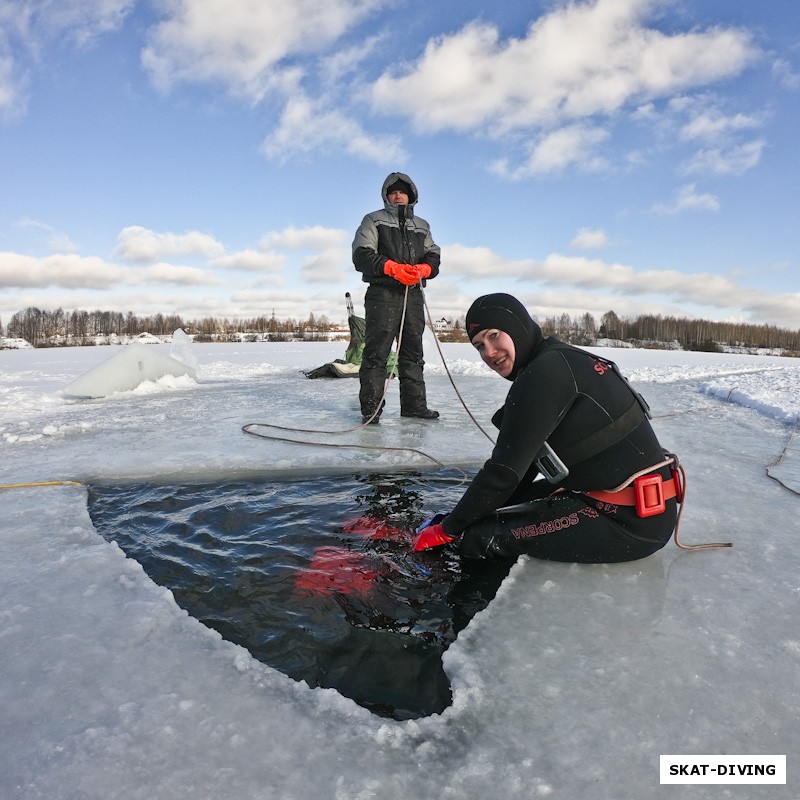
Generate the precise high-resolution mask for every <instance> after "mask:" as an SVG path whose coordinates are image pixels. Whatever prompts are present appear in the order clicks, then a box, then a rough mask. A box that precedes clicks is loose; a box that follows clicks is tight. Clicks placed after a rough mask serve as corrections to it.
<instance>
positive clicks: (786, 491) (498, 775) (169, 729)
mask: <svg viewBox="0 0 800 800" xmlns="http://www.w3.org/2000/svg"><path fill="white" fill-rule="evenodd" d="M153 347H156V348H158V349H161V351H162V352H165V353H167V352H169V347H168V346H166V345H164V346H156V345H154V346H153ZM181 349H182V350H183V351H184V353H185V351H186V345H185V342H184V343H181ZM342 350H343V345H342V344H341V343H331V344H322V343H315V344H292V343H275V344H241V345H221V344H210V345H193V346H191V348H190V351H191V354H192V356H193V357H195V358H196V359H197V364H196V375H197V377H196V379H192V378H191V377H190V375H184V376H180V377H175V376H165V377H163V378H161V379H159V380H158V381H156V382H145V383H142V384H140V385H139V386H138V387H136V388H135V389H132V390H129V391H123V392H117V393H114V394H111V395H109V396H107V397H104V398H101V399H97V400H88V401H76V400H71V399H69V398H67V397H66V396H65V395H64V389H65V387H66V386H67V385H68V384H69V383H70V382H71V381H72V380H74V379H75V378H76V377H77V376H79V375H81V374H83V373H85V372H86V371H88V370H89V369H91V368H92V367H94V366H96V365H97V364H99V363H100V362H101V361H103V360H105V359H107V358H108V357H109V355H111V354H112V352H113V351H112V350H111V349H110V348H104V347H95V348H69V349H47V350H19V351H18V350H13V351H2V352H0V442H2V445H0V448H1V449H0V452H1V453H2V458H0V470H2V472H0V483H2V484H21V483H33V482H40V481H56V480H71V481H76V482H80V483H84V484H85V483H91V482H92V481H93V480H100V479H102V480H103V481H115V480H118V481H123V482H127V481H132V480H139V479H143V478H144V479H149V480H165V481H166V480H169V481H185V482H189V481H192V480H198V479H208V478H231V477H242V476H247V475H259V476H263V475H268V474H272V473H277V474H280V475H282V476H285V475H287V474H291V473H303V472H320V473H323V472H324V473H332V472H336V471H343V472H348V473H352V472H355V471H369V470H384V471H386V470H392V469H401V468H408V467H414V468H416V469H435V465H433V464H432V463H431V462H428V461H426V459H425V458H423V457H421V456H419V455H415V454H414V453H411V452H409V451H392V452H377V451H376V452H370V451H365V450H358V449H352V450H348V449H332V448H312V447H299V446H295V445H291V444H287V443H280V442H267V441H263V440H258V439H256V438H254V437H250V436H247V435H245V434H243V433H242V431H241V426H242V425H244V424H246V423H248V422H259V421H265V422H272V423H275V424H280V425H287V426H298V425H299V426H301V427H310V428H322V429H327V430H342V429H345V428H348V427H351V426H353V425H355V424H357V423H358V421H359V419H360V414H359V411H358V403H357V396H356V395H357V382H356V381H354V380H352V379H341V380H335V379H334V380H308V379H307V378H305V377H304V375H303V374H302V370H303V369H310V368H313V367H315V366H318V365H319V364H322V363H325V362H326V361H331V360H333V359H335V358H338V357H341V353H342ZM444 352H445V356H446V358H447V359H448V365H449V366H450V369H451V371H452V372H453V374H454V377H455V379H456V381H457V384H458V387H459V389H460V390H461V392H462V394H463V395H464V398H465V400H466V401H467V403H468V405H469V406H470V409H471V410H472V411H473V413H475V414H476V416H477V417H478V419H479V421H480V422H481V424H483V425H484V426H485V427H487V428H488V427H489V422H488V421H489V418H490V417H491V414H492V413H493V412H494V410H495V409H496V408H497V407H498V406H499V405H500V404H501V403H502V400H503V397H504V396H505V393H506V391H507V389H508V384H507V383H506V382H505V381H503V380H501V379H499V378H498V377H497V376H495V375H494V374H493V373H491V372H490V371H489V370H488V369H486V367H484V366H483V365H482V364H481V363H480V361H479V359H478V357H477V354H476V353H475V352H474V351H473V350H472V348H470V347H469V346H467V345H446V346H444ZM598 352H602V353H603V354H604V355H606V356H608V357H610V358H612V359H614V360H616V361H617V362H618V363H619V365H620V367H621V368H622V370H623V371H624V372H625V373H626V374H627V375H628V377H629V378H630V379H631V380H632V382H633V383H634V385H636V387H637V388H638V389H640V390H641V391H642V392H643V394H644V395H645V397H646V398H647V400H648V401H649V402H650V405H651V407H652V410H653V412H654V414H655V416H656V420H655V422H654V425H655V426H656V429H657V431H658V434H659V438H660V439H661V441H662V443H663V444H664V445H665V446H666V447H668V448H670V449H673V450H674V451H675V452H677V453H678V454H679V455H680V456H681V458H682V460H683V462H684V464H685V466H686V469H687V472H688V494H687V503H686V506H685V512H684V515H683V521H682V525H681V538H682V540H683V541H684V542H686V543H697V542H710V541H732V542H733V543H734V547H733V548H731V549H725V550H706V551H700V552H685V551H682V550H679V549H678V548H676V547H675V546H674V544H672V543H671V544H670V545H668V546H667V547H666V548H664V549H663V550H662V551H660V552H659V553H657V554H656V555H655V556H653V557H651V558H649V559H646V560H643V561H640V562H634V563H630V564H617V565H610V566H602V565H601V566H579V565H569V564H550V563H546V562H540V561H534V560H531V559H525V558H523V559H520V561H519V562H518V563H517V564H516V565H515V567H514V568H513V569H512V572H511V574H510V576H509V577H508V579H507V580H506V581H505V583H504V584H503V586H502V587H501V590H500V592H499V594H498V596H497V597H496V599H495V600H494V601H493V602H492V603H491V604H490V606H489V607H488V608H487V609H486V610H485V611H483V612H481V613H480V614H478V615H477V616H476V617H475V618H474V619H473V620H472V622H471V623H470V625H469V626H468V627H467V628H466V629H465V630H464V631H462V632H461V634H460V635H459V637H458V639H457V640H456V642H455V643H454V644H453V645H451V647H450V648H449V650H448V651H447V652H446V654H445V668H446V670H447V672H448V675H449V676H450V679H451V682H452V686H453V691H454V702H453V705H452V706H451V707H450V708H448V709H447V710H446V711H445V712H444V713H443V714H441V715H435V716H431V717H427V718H424V719H420V720H414V721H407V722H395V721H391V720H386V719H383V718H379V717H376V716H374V715H372V714H371V713H370V712H369V711H367V710H365V709H363V708H361V707H359V706H357V705H356V704H355V703H353V702H351V701H350V700H347V699H345V698H343V697H342V696H340V695H339V694H338V693H337V692H336V691H334V690H330V689H309V688H308V687H307V686H306V685H305V684H300V683H296V682H294V681H292V680H290V679H289V678H287V677H285V676H284V675H282V674H281V673H280V672H277V671H276V670H273V669H271V668H269V667H267V666H265V665H263V664H261V663H260V662H258V661H256V660H255V659H253V658H252V657H251V656H250V655H249V654H248V653H247V651H245V650H244V649H243V648H241V647H238V646H235V645H233V644H230V643H228V642H226V641H224V640H223V639H222V638H221V637H220V636H219V635H218V634H217V633H215V632H213V631H210V630H209V629H207V628H206V627H204V626H203V625H202V624H201V623H199V622H197V621H196V620H194V619H193V618H192V617H190V616H189V615H188V614H187V613H185V612H184V611H183V610H181V609H180V608H179V607H178V606H177V604H176V603H175V602H174V599H173V598H172V595H171V593H170V592H169V591H168V590H166V589H164V588H162V587H159V586H157V585H156V584H154V583H153V582H152V581H151V580H150V579H149V578H148V577H147V575H146V574H145V573H144V571H143V570H142V569H141V567H140V566H139V565H138V564H137V563H136V562H135V561H132V560H131V559H129V558H126V556H125V555H124V554H123V552H122V551H121V550H120V549H119V547H117V546H116V545H114V544H109V543H107V542H106V541H105V540H103V539H102V538H101V537H100V536H99V534H98V533H97V532H96V531H95V530H94V528H93V526H92V523H91V520H90V518H89V516H88V513H87V509H86V491H85V489H84V488H83V487H82V486H76V485H60V486H37V487H33V486H32V487H29V488H13V489H4V490H2V494H0V502H1V503H2V506H0V553H1V554H2V557H1V558H0V598H1V600H2V602H0V708H2V715H1V716H0V797H2V798H4V800H5V798H9V799H12V798H13V799H16V798H21V799H23V800H32V799H33V798H47V800H67V799H69V800H78V798H80V799H81V800H83V799H84V798H86V799H91V800H93V799H94V798H97V800H100V798H102V800H109V799H110V798H120V799H122V798H124V799H125V800H137V799H138V798H148V800H167V799H168V798H181V799H182V800H183V799H184V798H193V800H195V799H197V798H209V800H211V799H212V798H213V799H214V800H220V798H235V799H236V800H238V799H239V798H257V799H258V800H262V799H263V800H273V798H274V799H275V800H289V798H291V799H292V800H311V798H314V800H356V799H358V800H367V799H368V798H376V799H378V800H394V798H398V800H399V799H400V798H403V800H408V798H418V799H419V800H428V799H430V798H442V799H446V798H453V799H454V800H455V799H456V798H458V799H459V800H462V799H464V798H467V799H468V800H484V798H493V797H503V798H510V799H511V800H517V799H519V800H523V798H524V799H525V800H528V799H529V798H537V797H552V798H565V799H566V800H577V799H579V798H593V800H604V799H606V798H607V799H608V800H620V798H622V799H627V798H631V800H633V799H634V798H635V799H636V800H640V798H645V797H651V796H653V795H654V793H657V792H659V791H661V792H664V793H667V792H669V796H670V797H678V798H683V797H687V798H688V797H691V798H743V799H744V798H759V797H786V798H789V797H792V798H793V797H796V796H797V793H798V785H799V783H800V767H799V766H798V763H797V754H798V753H800V724H799V723H798V719H799V718H800V691H798V690H800V615H798V613H797V612H798V604H799V603H800V575H799V574H798V556H799V555H800V542H799V541H798V540H799V535H798V525H797V522H796V519H797V516H798V512H799V511H800V497H798V495H797V494H796V492H798V491H800V441H799V440H800V437H793V431H794V430H795V429H796V428H797V425H798V418H800V363H798V361H796V360H793V359H784V358H778V357H767V356H762V357H756V356H745V355H717V354H715V355H710V354H701V353H682V352H675V351H642V350H627V349H625V350H598ZM173 355H175V352H174V351H173ZM176 357H180V356H176ZM426 357H427V360H428V366H427V367H426V374H427V376H428V378H427V382H428V390H429V402H430V405H431V407H432V408H436V409H438V410H439V411H440V412H441V414H442V418H441V419H440V420H439V421H438V422H434V423H426V422H420V421H417V420H401V418H400V416H399V407H398V399H397V389H396V387H393V388H392V389H391V390H390V396H389V401H388V404H387V409H386V411H385V412H384V415H383V417H382V421H381V424H380V425H379V426H370V427H369V428H368V429H364V430H362V431H359V432H358V433H354V434H347V435H342V436H340V437H337V441H340V442H342V443H346V442H348V441H350V442H356V443H359V444H370V443H374V444H378V445H387V446H392V447H397V446H400V447H407V448H413V449H415V450H421V451H423V452H426V453H429V454H430V455H431V456H433V457H435V458H436V459H438V460H439V461H442V462H445V463H447V464H453V465H459V466H466V465H468V466H473V467H474V466H477V465H479V464H480V463H482V461H483V460H484V459H485V458H486V456H487V455H488V452H489V444H488V442H487V441H486V439H485V437H484V436H483V434H481V433H480V432H479V431H478V430H477V429H475V428H474V426H472V423H471V422H470V421H469V419H468V418H467V416H466V414H465V412H464V411H463V409H461V408H460V406H459V403H458V400H457V399H456V398H455V396H454V393H453V391H452V388H451V386H450V384H449V382H448V380H447V377H446V375H445V372H444V370H443V368H442V366H441V364H440V362H439V359H438V356H437V353H436V351H435V349H434V348H433V346H432V345H431V344H430V343H428V344H426ZM787 445H788V446H787ZM784 449H785V450H784ZM776 462H778V463H776ZM769 465H773V466H769ZM767 468H769V472H770V473H771V474H772V475H773V476H774V477H775V478H776V479H777V480H771V479H770V477H768V475H767ZM778 480H779V481H781V483H782V484H784V485H781V483H779V482H778ZM787 487H788V488H787ZM433 510H436V509H431V511H433ZM667 753H686V754H703V753H708V754H748V753H750V754H787V757H788V759H787V785H786V786H777V787H775V786H773V787H759V786H726V787H720V786H714V785H705V786H704V785H696V786H690V787H682V786H672V787H670V788H669V789H663V790H659V789H658V788H656V787H658V785H659V755H661V754H667Z"/></svg>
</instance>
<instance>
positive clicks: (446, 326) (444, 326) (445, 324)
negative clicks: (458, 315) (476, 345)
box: [433, 317, 453, 333]
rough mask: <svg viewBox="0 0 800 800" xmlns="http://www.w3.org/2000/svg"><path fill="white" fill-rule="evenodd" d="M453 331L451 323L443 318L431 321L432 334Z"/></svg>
mask: <svg viewBox="0 0 800 800" xmlns="http://www.w3.org/2000/svg"><path fill="white" fill-rule="evenodd" d="M452 330H453V323H452V322H450V321H449V320H446V319H445V318H444V317H442V318H441V319H435V320H434V321H433V331H434V333H450V331H452Z"/></svg>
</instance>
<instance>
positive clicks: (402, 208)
mask: <svg viewBox="0 0 800 800" xmlns="http://www.w3.org/2000/svg"><path fill="white" fill-rule="evenodd" d="M381 197H382V198H383V208H382V209H381V210H380V211H373V212H372V213H371V214H367V216H366V217H364V219H363V220H362V221H361V225H360V226H359V228H358V230H357V231H356V236H355V239H354V240H353V264H354V265H355V268H356V270H357V271H358V272H360V273H361V279H362V280H363V281H364V282H365V283H368V284H369V288H368V289H367V293H366V297H365V299H364V311H365V314H364V316H365V319H366V331H365V335H364V354H363V356H362V359H361V370H360V371H359V378H360V380H361V389H360V392H359V400H360V402H361V415H362V422H368V421H369V422H372V423H376V422H378V419H379V417H380V414H381V412H382V410H383V407H382V406H381V408H378V403H379V402H380V400H381V397H382V396H383V391H384V383H385V380H386V359H387V358H388V357H389V353H390V352H391V349H392V343H393V342H394V340H395V339H396V338H397V337H398V336H399V335H400V321H401V319H402V316H403V300H404V298H405V297H406V295H407V298H408V300H407V304H406V316H405V324H404V325H403V331H402V337H401V342H400V351H399V352H398V354H397V373H398V376H399V378H400V415H401V416H403V417H419V418H420V419H438V417H439V412H438V411H432V410H431V409H430V408H428V403H427V400H426V397H425V380H424V378H423V375H422V370H423V367H424V365H425V362H424V360H423V358H422V334H423V332H424V330H425V311H424V303H423V298H422V289H421V287H422V286H425V282H426V279H428V278H435V277H436V276H437V275H438V274H439V262H440V260H441V258H440V253H441V251H440V250H439V247H438V245H437V244H436V243H435V242H434V241H433V238H432V237H431V229H430V226H429V225H428V223H427V222H426V221H425V220H424V219H422V218H421V217H417V216H415V215H414V206H415V204H416V202H417V200H418V199H419V193H418V192H417V187H416V186H415V184H414V181H412V180H411V178H409V177H408V175H405V174H403V173H402V172H393V173H391V175H389V176H388V177H387V178H386V180H385V181H384V182H383V187H382V189H381ZM406 287H408V292H407V293H406Z"/></svg>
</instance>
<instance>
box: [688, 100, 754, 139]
mask: <svg viewBox="0 0 800 800" xmlns="http://www.w3.org/2000/svg"><path fill="white" fill-rule="evenodd" d="M760 125H761V123H760V121H759V120H758V119H756V118H755V117H753V116H750V115H748V114H732V115H730V116H727V115H725V114H723V113H722V112H721V111H719V110H718V109H715V108H707V109H702V110H699V111H698V112H697V113H695V114H694V115H693V116H692V118H691V119H690V120H689V121H688V122H687V123H686V124H685V125H684V126H683V128H682V129H681V132H680V136H681V138H682V139H684V140H687V141H691V140H694V139H702V140H705V141H711V142H715V141H717V140H719V139H722V138H725V137H726V136H727V135H728V134H730V133H735V132H737V131H741V130H747V129H750V128H756V127H759V126H760Z"/></svg>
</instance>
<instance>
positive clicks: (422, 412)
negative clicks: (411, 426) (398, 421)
mask: <svg viewBox="0 0 800 800" xmlns="http://www.w3.org/2000/svg"><path fill="white" fill-rule="evenodd" d="M400 416H401V417H416V418H417V419H439V412H438V411H434V410H433V409H432V408H427V407H425V406H423V407H422V408H411V409H407V410H402V411H401V412H400Z"/></svg>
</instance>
